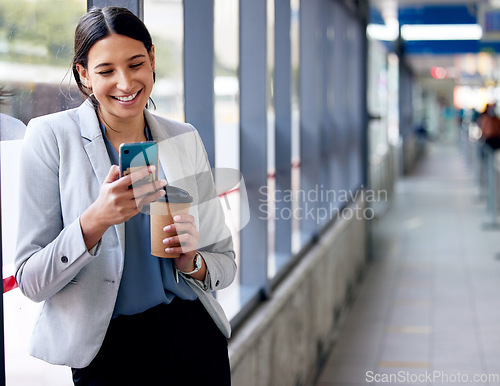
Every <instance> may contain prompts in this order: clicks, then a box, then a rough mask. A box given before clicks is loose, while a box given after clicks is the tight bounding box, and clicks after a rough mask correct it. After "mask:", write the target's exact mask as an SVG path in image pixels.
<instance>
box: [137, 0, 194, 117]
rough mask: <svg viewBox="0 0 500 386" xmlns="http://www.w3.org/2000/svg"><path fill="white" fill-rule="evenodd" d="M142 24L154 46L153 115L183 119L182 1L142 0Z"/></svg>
mask: <svg viewBox="0 0 500 386" xmlns="http://www.w3.org/2000/svg"><path fill="white" fill-rule="evenodd" d="M144 24H146V27H147V28H148V30H149V32H150V33H151V37H152V38H153V44H154V45H155V62H156V68H155V71H156V81H155V86H154V87H153V93H152V95H151V98H152V99H153V101H154V103H155V105H156V110H155V111H154V113H155V114H158V115H161V116H164V117H167V118H170V119H174V120H176V121H184V119H185V117H184V71H183V68H184V64H183V47H184V6H183V3H182V0H168V1H158V0H144Z"/></svg>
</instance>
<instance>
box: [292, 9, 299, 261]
mask: <svg viewBox="0 0 500 386" xmlns="http://www.w3.org/2000/svg"><path fill="white" fill-rule="evenodd" d="M290 7H291V21H290V23H291V24H290V39H291V60H292V87H291V90H292V192H295V193H297V192H298V191H299V189H300V109H299V65H300V62H299V58H300V23H299V20H300V0H291V1H290ZM294 196H296V194H294ZM297 208H298V202H297V200H294V201H293V202H292V213H297ZM299 249H300V219H299V216H293V217H292V254H295V253H297V252H298V251H299Z"/></svg>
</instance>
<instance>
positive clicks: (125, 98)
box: [113, 91, 140, 102]
mask: <svg viewBox="0 0 500 386" xmlns="http://www.w3.org/2000/svg"><path fill="white" fill-rule="evenodd" d="M139 92H140V91H137V92H136V93H134V94H130V95H129V96H126V97H119V96H114V97H113V98H115V99H117V100H119V101H120V102H129V101H131V100H132V99H134V98H135V97H136V96H137V94H139Z"/></svg>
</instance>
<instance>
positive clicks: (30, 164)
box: [14, 118, 100, 302]
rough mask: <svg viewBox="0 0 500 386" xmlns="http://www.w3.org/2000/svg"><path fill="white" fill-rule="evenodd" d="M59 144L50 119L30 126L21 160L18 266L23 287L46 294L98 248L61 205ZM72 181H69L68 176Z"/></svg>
mask: <svg viewBox="0 0 500 386" xmlns="http://www.w3.org/2000/svg"><path fill="white" fill-rule="evenodd" d="M60 146H64V145H61V143H59V141H58V138H57V137H56V135H55V133H54V131H53V130H52V128H51V125H50V120H47V119H42V118H38V119H34V120H32V121H30V123H29V124H28V127H27V131H26V136H25V139H24V142H23V149H22V153H21V165H20V170H21V171H20V184H19V186H20V189H19V230H18V240H17V250H16V257H15V260H14V266H15V271H16V281H17V283H18V285H19V288H20V289H21V291H22V293H23V294H24V295H25V296H27V297H28V298H30V299H31V300H33V301H36V302H39V301H43V300H46V299H48V298H50V297H51V296H53V295H54V294H56V293H57V292H59V291H60V290H61V289H62V288H64V287H65V286H66V285H67V284H68V283H69V282H70V281H71V280H72V279H73V278H74V277H75V276H76V275H77V274H78V272H79V271H80V270H81V268H82V267H83V266H85V265H86V264H88V263H89V262H90V261H92V260H93V259H94V258H95V255H98V254H99V249H100V247H99V246H98V248H97V250H95V252H94V253H95V255H93V254H90V253H89V252H88V250H87V248H86V246H85V243H84V240H83V235H82V231H81V227H80V219H79V218H75V219H65V218H64V216H63V213H62V209H61V194H60V190H61V189H60V188H61V184H63V183H64V181H61V180H60V178H59V171H60V156H59V155H60ZM68 183H69V182H68Z"/></svg>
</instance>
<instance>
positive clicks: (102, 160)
mask: <svg viewBox="0 0 500 386" xmlns="http://www.w3.org/2000/svg"><path fill="white" fill-rule="evenodd" d="M78 113H79V117H80V130H81V135H82V138H85V139H87V140H88V141H89V142H88V143H87V144H86V145H84V148H85V151H86V152H87V156H88V157H89V160H90V163H91V165H92V168H93V169H94V173H95V175H96V177H97V180H98V181H99V186H101V185H102V184H103V183H104V180H105V179H106V177H107V175H108V172H109V168H110V167H111V162H110V160H109V156H108V151H107V149H106V145H105V143H104V138H103V137H102V132H101V129H100V128H99V121H98V119H97V115H96V113H95V111H94V108H93V107H92V105H91V103H90V101H89V100H88V99H87V101H85V103H83V104H82V105H81V106H80V107H79V108H78ZM115 229H116V233H117V236H118V240H119V242H120V246H121V248H122V252H123V253H125V224H124V223H121V224H118V225H115Z"/></svg>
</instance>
